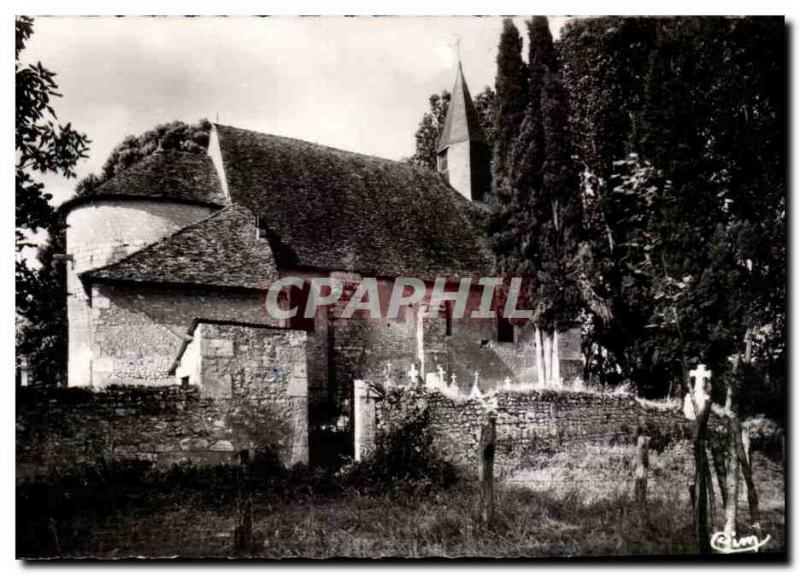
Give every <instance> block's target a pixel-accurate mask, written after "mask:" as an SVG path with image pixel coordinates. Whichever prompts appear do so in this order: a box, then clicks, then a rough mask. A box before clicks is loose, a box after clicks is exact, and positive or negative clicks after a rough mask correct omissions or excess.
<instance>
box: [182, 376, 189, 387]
mask: <svg viewBox="0 0 800 575" xmlns="http://www.w3.org/2000/svg"><path fill="white" fill-rule="evenodd" d="M181 387H189V376H188V375H184V376H183V377H182V378H181Z"/></svg>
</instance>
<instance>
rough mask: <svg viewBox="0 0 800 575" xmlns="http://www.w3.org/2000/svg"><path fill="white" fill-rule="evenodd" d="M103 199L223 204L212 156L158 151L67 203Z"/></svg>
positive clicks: (223, 199) (223, 200)
mask: <svg viewBox="0 0 800 575" xmlns="http://www.w3.org/2000/svg"><path fill="white" fill-rule="evenodd" d="M100 198H137V199H138V198H143V199H144V198H146V199H156V200H180V201H186V202H193V203H204V204H215V205H220V206H221V205H224V204H225V198H224V196H223V193H222V187H221V186H220V181H219V177H218V176H217V173H216V170H215V169H214V165H213V163H212V161H211V158H209V157H208V155H206V154H202V153H190V152H180V151H169V152H165V151H158V152H155V153H153V154H151V155H150V156H148V157H147V158H145V159H143V160H142V161H140V162H138V163H136V164H134V165H133V166H131V167H129V168H127V169H125V170H123V171H121V172H119V173H118V174H117V175H115V176H114V177H112V178H111V179H109V180H108V181H106V182H104V183H103V184H101V185H100V186H98V187H97V188H94V189H92V190H90V191H87V192H85V193H83V194H81V195H80V196H76V197H74V198H72V199H71V200H69V201H68V202H67V203H68V204H76V203H82V202H84V201H87V200H92V199H100Z"/></svg>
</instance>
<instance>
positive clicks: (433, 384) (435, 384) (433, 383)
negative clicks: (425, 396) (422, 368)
mask: <svg viewBox="0 0 800 575" xmlns="http://www.w3.org/2000/svg"><path fill="white" fill-rule="evenodd" d="M440 385H441V382H440V380H439V376H438V375H437V374H435V373H434V372H432V371H429V372H428V373H426V374H425V387H426V388H427V389H430V390H435V389H439V387H440Z"/></svg>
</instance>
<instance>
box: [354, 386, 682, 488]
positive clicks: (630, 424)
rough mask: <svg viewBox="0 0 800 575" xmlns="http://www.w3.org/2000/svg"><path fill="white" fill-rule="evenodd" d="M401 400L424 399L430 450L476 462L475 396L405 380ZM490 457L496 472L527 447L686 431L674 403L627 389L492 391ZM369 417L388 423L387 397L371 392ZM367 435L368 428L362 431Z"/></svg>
mask: <svg viewBox="0 0 800 575" xmlns="http://www.w3.org/2000/svg"><path fill="white" fill-rule="evenodd" d="M402 397H403V401H414V400H417V401H418V400H420V399H421V400H423V401H425V402H426V403H427V405H428V409H429V414H430V418H431V419H430V420H431V429H432V430H433V432H434V445H435V448H436V450H437V451H438V452H439V453H440V454H441V455H442V456H443V457H444V458H445V459H447V460H449V461H451V462H452V463H455V464H456V465H458V466H460V467H462V468H465V469H468V470H475V469H477V455H478V442H479V435H480V427H481V422H482V421H483V420H484V418H485V417H486V415H485V414H486V409H485V407H484V406H483V405H482V404H481V402H480V401H479V400H477V399H472V398H463V399H451V398H448V397H445V396H444V395H442V394H441V393H439V392H437V391H434V392H431V391H426V390H424V389H412V388H405V389H404V391H403V393H402ZM497 401H498V415H497V447H496V455H495V462H496V466H497V469H498V471H499V473H500V474H501V475H503V474H505V473H508V472H510V471H513V470H514V469H515V468H516V467H518V466H519V465H520V463H521V461H522V460H523V458H524V457H525V455H526V454H533V453H535V452H537V451H539V452H541V451H548V452H558V451H562V450H564V451H569V450H571V449H572V448H573V447H575V446H576V445H577V444H614V443H619V444H627V443H631V442H632V441H634V437H635V434H636V431H637V428H639V427H641V428H642V429H643V430H644V431H645V432H646V433H648V435H650V436H651V438H652V444H653V445H656V444H658V443H659V442H662V443H663V442H678V441H682V440H683V439H686V438H688V437H689V433H690V431H689V427H688V426H687V421H686V420H685V419H684V416H683V414H682V412H681V411H680V410H679V409H677V408H676V409H672V408H666V406H665V408H664V409H656V408H652V407H646V406H645V404H644V403H643V402H640V401H639V400H637V399H636V398H635V397H632V396H621V395H620V396H614V395H602V394H595V393H585V392H554V391H530V392H524V393H520V392H500V393H498V394H497ZM375 407H376V409H375V412H376V416H375V419H374V425H376V426H377V427H379V428H383V429H386V428H391V426H392V423H391V422H392V416H393V409H392V402H387V401H381V400H376V402H375ZM365 435H368V434H365Z"/></svg>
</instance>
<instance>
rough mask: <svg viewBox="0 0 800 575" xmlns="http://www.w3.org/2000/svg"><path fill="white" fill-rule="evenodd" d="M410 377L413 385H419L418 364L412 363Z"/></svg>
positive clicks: (409, 371)
mask: <svg viewBox="0 0 800 575" xmlns="http://www.w3.org/2000/svg"><path fill="white" fill-rule="evenodd" d="M407 373H408V377H410V378H411V382H412V383H417V376H419V370H418V369H417V364H416V363H412V364H411V369H409V370H408V372H407Z"/></svg>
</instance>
